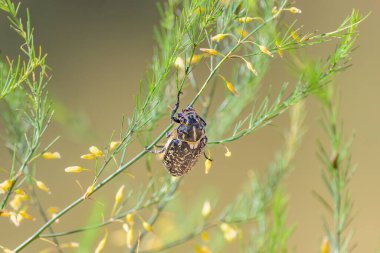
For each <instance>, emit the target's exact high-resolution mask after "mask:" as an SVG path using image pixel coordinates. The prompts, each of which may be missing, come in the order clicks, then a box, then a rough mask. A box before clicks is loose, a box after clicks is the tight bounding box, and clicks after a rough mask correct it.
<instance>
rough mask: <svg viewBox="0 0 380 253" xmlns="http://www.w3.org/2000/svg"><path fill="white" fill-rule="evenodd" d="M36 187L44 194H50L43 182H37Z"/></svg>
mask: <svg viewBox="0 0 380 253" xmlns="http://www.w3.org/2000/svg"><path fill="white" fill-rule="evenodd" d="M36 185H37V187H38V189H40V190H41V191H44V192H47V193H49V194H51V192H50V189H49V187H47V186H46V184H45V183H44V182H42V181H38V180H37V181H36Z"/></svg>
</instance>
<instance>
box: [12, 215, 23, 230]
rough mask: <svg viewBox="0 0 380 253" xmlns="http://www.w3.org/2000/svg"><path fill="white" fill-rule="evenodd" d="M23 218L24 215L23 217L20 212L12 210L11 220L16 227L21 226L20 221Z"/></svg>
mask: <svg viewBox="0 0 380 253" xmlns="http://www.w3.org/2000/svg"><path fill="white" fill-rule="evenodd" d="M23 219H24V217H22V216H21V215H20V214H17V213H14V212H12V214H11V221H12V223H13V224H14V225H15V226H16V227H19V226H20V223H21V222H22V220H23Z"/></svg>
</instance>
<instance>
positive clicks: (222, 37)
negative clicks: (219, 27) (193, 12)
mask: <svg viewBox="0 0 380 253" xmlns="http://www.w3.org/2000/svg"><path fill="white" fill-rule="evenodd" d="M229 35H231V34H228V33H219V34H217V35H215V36H213V37H211V40H212V41H216V42H219V41H221V40H223V39H224V38H225V37H227V36H229Z"/></svg>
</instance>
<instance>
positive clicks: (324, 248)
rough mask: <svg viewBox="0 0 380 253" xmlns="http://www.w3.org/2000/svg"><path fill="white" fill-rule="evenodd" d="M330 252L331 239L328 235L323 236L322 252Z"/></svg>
mask: <svg viewBox="0 0 380 253" xmlns="http://www.w3.org/2000/svg"><path fill="white" fill-rule="evenodd" d="M329 252H330V241H329V239H328V238H327V237H325V238H323V241H322V245H321V253H329Z"/></svg>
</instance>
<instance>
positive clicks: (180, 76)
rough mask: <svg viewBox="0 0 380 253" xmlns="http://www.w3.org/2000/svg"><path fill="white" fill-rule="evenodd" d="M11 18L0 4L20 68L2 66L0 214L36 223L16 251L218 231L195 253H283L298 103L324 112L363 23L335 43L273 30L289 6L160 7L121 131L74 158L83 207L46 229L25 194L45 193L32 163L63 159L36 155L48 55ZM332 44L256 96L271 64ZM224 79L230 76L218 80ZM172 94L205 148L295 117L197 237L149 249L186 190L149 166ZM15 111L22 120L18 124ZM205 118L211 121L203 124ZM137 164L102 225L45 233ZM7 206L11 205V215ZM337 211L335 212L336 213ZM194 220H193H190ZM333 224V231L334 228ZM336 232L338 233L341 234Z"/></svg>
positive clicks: (200, 3) (356, 19) (44, 112)
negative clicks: (111, 231) (197, 118)
mask: <svg viewBox="0 0 380 253" xmlns="http://www.w3.org/2000/svg"><path fill="white" fill-rule="evenodd" d="M19 7H20V5H15V4H14V3H13V2H11V1H10V0H0V9H1V10H3V11H4V12H5V13H6V14H7V15H8V18H9V21H10V24H11V27H12V29H13V30H14V31H16V32H17V33H18V34H19V35H20V36H21V39H22V40H23V44H22V46H21V47H20V48H21V50H22V52H23V55H22V56H20V57H19V58H18V60H17V61H12V60H9V59H8V60H6V61H3V62H1V65H0V67H1V69H0V73H1V77H0V94H1V95H0V101H1V103H2V112H1V117H2V120H3V123H4V126H5V127H6V137H7V139H6V140H7V147H8V148H9V150H10V153H11V155H12V157H13V162H12V165H11V169H10V170H9V177H8V179H6V180H5V181H4V182H3V183H2V184H1V190H2V191H3V193H4V197H3V200H2V202H1V213H0V215H1V216H9V217H10V218H11V219H12V221H13V222H14V223H15V224H16V225H19V224H20V222H21V221H22V219H25V218H30V215H28V213H27V212H26V211H27V210H26V207H28V205H29V202H28V201H27V198H31V200H33V202H30V203H35V204H36V206H37V207H38V208H39V210H40V213H41V216H42V218H43V219H44V220H45V222H44V224H43V225H42V226H41V227H40V228H39V229H38V230H37V231H36V232H35V233H33V234H32V235H31V236H30V237H29V238H27V239H26V240H25V241H23V242H21V243H20V244H19V245H18V246H17V247H16V248H15V249H14V252H19V251H21V250H22V249H25V248H26V247H27V246H28V245H29V244H31V243H32V242H34V241H35V240H36V239H38V238H52V239H53V240H54V241H53V242H54V244H55V248H56V249H57V250H58V251H61V250H62V249H63V248H65V247H75V246H77V245H76V244H60V243H59V242H58V238H59V237H61V236H65V235H69V234H75V233H80V232H85V231H88V230H92V229H97V228H102V227H106V226H107V225H109V224H111V223H118V222H120V223H121V224H122V226H123V228H124V229H125V233H126V236H127V247H128V249H129V251H130V252H137V251H139V252H157V251H161V250H164V249H168V248H172V247H175V246H178V245H181V244H184V243H187V242H189V240H190V239H193V238H195V237H198V236H201V237H202V238H204V240H205V241H207V240H206V237H208V234H207V233H209V232H208V231H210V230H212V229H214V228H216V227H220V229H221V231H222V233H217V232H215V233H214V235H213V237H212V238H213V239H212V240H211V241H210V242H208V243H207V245H206V243H205V245H203V244H202V245H198V246H197V247H196V250H197V252H210V249H209V248H213V249H214V250H218V249H222V248H223V247H225V244H226V243H227V242H230V241H233V240H237V239H239V238H240V241H241V245H242V246H241V247H242V250H244V251H248V252H285V251H286V248H287V240H288V238H289V236H290V234H291V231H292V228H287V227H286V225H285V220H286V194H284V191H283V189H282V186H281V183H282V181H283V179H284V177H285V176H286V175H287V173H288V172H289V171H290V168H291V162H292V159H293V157H294V156H295V151H296V148H297V146H298V143H299V141H300V138H301V136H302V127H301V123H302V119H303V110H304V109H303V104H302V101H303V100H304V99H305V98H306V97H308V96H310V95H312V94H317V95H320V96H321V97H323V99H324V100H325V101H330V100H331V97H329V96H322V95H321V94H326V92H325V90H326V89H329V87H330V86H331V84H329V81H331V79H332V77H333V76H334V75H335V74H336V73H338V72H340V71H341V70H344V69H345V68H346V67H347V66H348V61H347V60H348V59H349V56H350V53H351V51H352V45H353V42H354V41H355V38H356V35H355V34H356V29H357V26H358V24H359V23H360V22H361V21H362V20H363V18H362V17H361V15H360V14H359V13H358V12H357V11H353V12H352V14H351V15H350V16H349V17H348V18H347V19H346V20H345V21H344V22H343V23H342V25H341V26H339V27H338V28H337V29H336V30H334V31H332V32H327V33H322V34H316V33H306V34H305V35H303V36H301V35H300V32H301V31H300V28H296V27H295V23H293V24H291V25H288V24H287V23H286V21H284V20H282V19H280V17H281V16H283V15H295V14H299V13H300V12H301V11H300V10H299V9H298V8H296V7H294V6H292V5H291V4H290V3H288V2H287V1H280V2H279V3H276V2H271V1H268V2H267V1H250V2H248V1H243V0H238V1H231V2H228V1H219V0H196V1H185V0H184V1H180V0H169V1H168V2H167V3H165V4H163V5H159V11H160V14H161V23H160V26H159V27H158V28H157V29H156V33H155V34H156V38H157V45H158V49H157V50H156V53H155V55H154V57H153V60H152V65H151V66H150V67H149V70H148V73H147V75H146V78H145V79H144V80H143V81H142V82H141V84H140V92H139V94H138V97H137V98H136V107H135V109H134V111H133V113H132V115H131V116H130V117H128V120H127V121H125V120H123V121H122V131H121V132H120V133H119V135H118V137H117V138H116V137H115V134H112V136H111V138H110V141H109V143H108V144H107V148H105V149H99V148H97V147H95V146H92V147H91V148H90V153H89V154H85V155H83V156H82V158H83V159H93V160H94V161H95V164H94V168H93V169H92V170H91V171H93V172H94V178H93V179H92V184H91V185H89V186H88V188H87V190H86V191H85V193H84V194H83V195H82V196H80V197H78V198H77V199H76V200H75V201H73V202H72V203H71V204H69V205H68V206H66V207H65V208H63V209H62V210H61V211H59V212H54V215H53V216H52V217H51V218H50V219H48V218H47V217H48V214H47V213H46V212H45V208H44V207H43V206H42V204H41V203H40V202H39V200H38V198H37V195H36V194H33V193H34V191H35V189H36V187H37V188H39V189H41V190H44V191H49V189H48V187H47V186H46V185H45V183H43V182H41V181H39V180H37V179H36V171H37V169H38V168H37V163H36V161H37V160H38V159H40V158H45V159H57V158H60V154H59V153H57V152H50V151H49V150H50V149H51V148H52V146H53V144H54V143H55V142H56V141H57V139H55V140H53V141H52V142H51V143H50V144H49V145H47V146H46V147H42V144H41V137H42V135H43V134H44V133H45V131H46V129H47V127H48V125H49V122H50V120H51V117H52V110H51V108H50V102H49V100H48V97H47V92H46V89H47V83H48V81H49V74H48V66H47V65H46V63H45V58H46V55H44V54H43V53H42V50H41V49H40V48H38V49H36V46H35V44H34V38H33V29H32V27H31V25H30V17H29V14H27V16H26V24H24V22H23V21H22V19H21V18H20V14H19V9H20V8H19ZM24 27H26V28H24ZM333 39H338V40H339V41H340V44H339V45H338V47H337V49H336V50H335V52H334V53H333V54H332V55H331V56H330V58H329V59H328V60H326V61H325V62H324V63H321V64H316V65H315V66H314V67H309V68H304V69H301V70H299V72H298V77H297V78H298V81H297V83H296V84H294V85H291V84H288V83H284V84H283V85H282V86H281V88H280V89H279V92H278V94H277V95H275V96H272V95H271V92H270V90H269V91H267V92H265V90H266V89H268V88H267V87H264V82H263V77H264V76H265V75H266V74H267V72H268V69H269V67H270V62H271V60H272V59H274V58H276V57H275V55H276V54H278V55H279V56H280V57H282V56H283V54H285V53H287V54H289V58H290V59H295V57H296V51H297V50H298V49H301V48H303V47H308V46H312V45H315V44H321V43H325V42H328V41H331V40H333ZM293 57H294V58H293ZM224 66H227V67H230V68H231V74H228V70H226V69H225V68H223V69H222V67H224ZM199 68H203V69H207V68H208V69H209V71H208V75H207V77H206V78H205V80H204V81H200V80H199V79H200V78H198V76H197V71H198V69H199ZM228 75H230V76H231V77H230V78H227V77H226V76H228ZM218 81H222V82H224V83H225V84H226V88H227V91H228V92H227V93H226V94H225V96H224V97H223V98H222V99H221V100H218V99H217V98H216V97H215V92H216V89H219V88H220V87H218ZM259 90H264V92H265V94H266V95H264V97H261V96H259V94H260V93H259ZM179 91H183V92H186V94H185V96H186V97H190V99H191V100H190V103H189V105H195V104H196V105H197V106H199V107H200V108H201V110H199V111H200V113H201V114H202V116H203V117H205V118H206V119H207V122H208V128H207V133H208V136H209V139H210V141H209V147H210V148H212V147H213V146H214V145H225V144H226V143H229V142H233V141H237V140H239V139H240V138H242V137H244V136H246V135H248V134H253V133H255V132H256V131H257V130H258V129H260V128H262V127H265V126H267V125H268V124H270V123H271V122H272V121H273V119H275V118H276V117H277V116H279V115H281V114H283V113H285V112H286V111H288V110H289V109H290V108H291V107H292V106H295V108H294V109H293V113H292V116H291V126H290V131H289V135H288V137H287V138H286V145H285V148H284V149H283V151H281V152H280V153H279V154H278V155H277V156H276V158H275V160H274V162H273V164H272V165H271V166H270V168H269V170H268V175H267V176H266V177H264V178H259V177H256V176H252V177H251V178H250V180H249V182H248V183H249V186H250V187H249V190H248V191H246V193H245V194H241V195H240V196H239V197H237V200H236V201H235V202H234V203H232V204H231V205H230V206H228V207H226V208H225V210H224V211H222V213H221V214H220V215H219V216H218V217H217V218H215V219H214V220H211V219H210V217H209V214H210V211H211V206H210V203H208V202H206V203H205V204H204V206H203V216H202V217H201V219H202V223H201V224H202V225H201V226H194V224H195V223H194V220H191V219H189V220H188V222H183V223H184V224H183V227H182V230H181V229H180V227H181V226H180V225H179V229H178V231H176V234H178V235H179V236H178V238H175V239H174V240H173V238H169V237H168V236H167V235H162V240H163V242H164V243H163V245H161V246H160V247H152V248H147V247H146V246H145V244H144V242H145V240H144V238H145V237H146V236H147V235H148V234H149V233H150V232H151V231H152V227H153V226H154V225H155V223H156V222H157V220H158V219H160V217H161V214H162V211H163V210H165V208H175V207H171V204H172V205H173V206H175V205H174V204H173V203H175V199H176V198H175V196H176V192H177V189H178V188H179V187H181V181H182V180H183V178H180V179H173V178H171V177H170V176H168V175H167V174H160V173H154V172H153V170H152V166H153V164H152V162H151V156H150V155H148V151H147V149H151V148H154V146H155V145H157V144H158V142H159V141H160V140H161V139H162V138H163V137H164V136H165V134H166V133H167V132H169V131H170V129H171V128H173V126H174V124H173V123H170V124H169V125H168V126H167V127H166V128H165V129H164V130H162V131H161V133H160V134H159V135H158V136H154V134H153V130H155V129H157V128H158V123H159V122H160V120H162V119H166V118H167V117H168V110H167V108H168V106H170V105H172V104H173V103H174V101H175V98H176V94H177V93H178V92H179ZM189 94H190V95H189ZM326 103H327V102H326ZM213 107H215V108H216V109H213ZM247 107H253V109H252V111H251V112H250V113H248V115H245V116H242V115H243V112H244V109H246V108H247ZM20 111H21V112H23V113H22V114H20V113H19V112H20ZM210 111H212V112H214V113H213V114H212V115H211V113H210ZM114 139H117V140H116V141H115V140H114ZM136 139H138V140H140V142H141V144H142V148H141V151H140V152H139V153H137V154H136V155H135V156H134V157H133V158H131V159H129V160H127V159H125V157H126V148H127V147H128V146H129V145H130V144H131V143H132V142H133V141H134V140H136ZM144 147H146V148H144ZM336 148H337V147H336ZM227 156H228V155H227ZM143 158H146V169H147V175H148V176H147V177H148V180H147V182H146V184H144V190H142V191H136V190H135V191H133V190H132V189H131V190H130V191H129V193H128V194H125V186H121V187H120V189H119V191H118V192H117V194H116V196H115V204H114V206H113V208H112V211H111V212H110V213H109V214H107V215H106V214H105V216H106V217H109V218H107V219H105V220H104V222H102V223H99V224H93V223H91V224H89V226H87V227H81V228H78V229H74V230H72V231H67V232H58V233H55V232H54V231H53V229H52V225H53V224H54V222H55V221H57V220H58V219H59V218H61V217H63V216H64V215H66V214H67V213H68V212H69V211H71V210H72V209H74V208H75V207H77V206H79V204H81V203H83V202H85V201H88V199H90V198H91V197H93V195H94V194H95V193H96V192H98V191H99V190H100V189H102V187H103V186H104V185H106V184H108V183H110V182H111V181H112V180H113V179H114V178H116V177H118V176H119V175H120V174H121V173H123V172H125V171H126V170H128V169H129V168H130V167H132V165H134V164H135V163H136V162H137V161H139V160H141V159H143ZM114 164H115V165H114ZM210 166H211V164H207V169H210V168H209V167H210ZM84 170H86V169H84V168H82V167H80V166H71V167H68V168H66V172H68V173H73V172H78V173H79V172H82V171H84ZM334 194H335V195H334V197H335V198H338V197H340V196H341V195H340V194H341V192H339V191H338V192H334ZM11 197H12V198H13V199H12V203H13V205H10V198H11ZM340 206H341V204H340V203H339V205H337V207H340ZM177 208H178V207H177ZM147 213H151V215H150V217H149V218H143V216H144V217H145V216H146V214H147ZM197 213H199V215H200V214H201V212H199V211H198V210H197ZM337 213H338V214H337V215H339V216H340V217H342V215H344V214H343V213H342V212H341V211H337ZM199 215H198V216H199ZM194 216H195V215H194ZM198 218H199V217H198ZM338 219H342V218H338ZM252 221H255V222H256V223H257V225H253V226H252V228H249V227H244V224H247V223H249V224H251V222H252ZM339 222H342V221H339ZM178 224H179V222H178ZM341 225H342V224H341V223H339V224H338V225H337V226H339V227H340V226H341ZM240 227H241V228H240ZM47 229H49V230H50V231H49V233H44V232H45V230H47ZM339 229H340V228H339ZM339 229H338V230H337V231H338V232H337V233H340V232H339V231H340V230H339ZM243 230H244V231H251V232H248V233H252V234H253V236H252V237H249V239H248V238H245V240H244V238H243V236H241V235H242V233H241V231H243ZM137 231H140V232H139V233H137ZM330 237H331V240H332V239H334V240H335V241H336V245H340V244H341V239H340V235H339V236H338V235H336V237H334V236H332V235H331V236H330ZM247 240H248V241H247ZM106 241H107V232H105V236H104V238H103V239H102V241H101V242H100V243H99V245H98V247H97V250H96V252H100V251H101V250H102V249H103V248H104V245H105V243H106ZM337 247H338V246H337ZM4 249H5V248H4ZM5 250H7V249H5ZM82 250H87V251H89V249H82ZM339 252H340V251H339Z"/></svg>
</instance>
